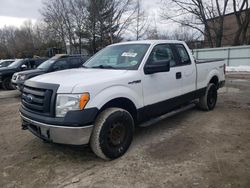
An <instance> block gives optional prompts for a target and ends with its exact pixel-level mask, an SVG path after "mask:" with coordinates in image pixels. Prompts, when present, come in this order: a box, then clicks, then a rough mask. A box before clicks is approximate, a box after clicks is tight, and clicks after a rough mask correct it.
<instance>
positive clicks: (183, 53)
mask: <svg viewBox="0 0 250 188" xmlns="http://www.w3.org/2000/svg"><path fill="white" fill-rule="evenodd" d="M175 47H176V51H177V53H178V56H179V59H180V65H187V64H190V63H191V60H190V58H189V55H188V53H187V50H186V48H185V47H184V46H183V45H182V44H176V45H175Z"/></svg>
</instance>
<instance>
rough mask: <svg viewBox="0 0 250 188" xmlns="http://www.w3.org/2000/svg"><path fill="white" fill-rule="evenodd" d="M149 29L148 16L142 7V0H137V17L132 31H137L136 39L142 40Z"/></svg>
mask: <svg viewBox="0 0 250 188" xmlns="http://www.w3.org/2000/svg"><path fill="white" fill-rule="evenodd" d="M148 29H149V24H148V16H147V15H146V13H145V11H144V9H143V7H142V3H141V0H136V6H135V19H134V24H132V27H131V31H132V33H135V38H136V40H140V39H141V38H142V37H143V36H145V35H146V33H147V30H148Z"/></svg>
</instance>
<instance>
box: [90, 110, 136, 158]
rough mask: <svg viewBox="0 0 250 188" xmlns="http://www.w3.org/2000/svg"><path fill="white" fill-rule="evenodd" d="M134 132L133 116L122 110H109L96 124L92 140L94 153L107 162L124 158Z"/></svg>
mask: <svg viewBox="0 0 250 188" xmlns="http://www.w3.org/2000/svg"><path fill="white" fill-rule="evenodd" d="M133 132H134V121H133V118H132V116H131V114H130V113H129V112H128V111H126V110H124V109H121V108H108V109H106V110H104V111H103V112H101V113H100V114H99V115H98V117H97V119H96V122H95V127H94V130H93V132H92V135H91V138H90V146H91V148H92V150H93V152H94V153H95V154H96V155H97V156H98V157H100V158H102V159H105V160H111V159H116V158H118V157H120V156H122V155H123V154H124V153H125V152H126V151H127V150H128V148H129V146H130V144H131V142H132V139H133Z"/></svg>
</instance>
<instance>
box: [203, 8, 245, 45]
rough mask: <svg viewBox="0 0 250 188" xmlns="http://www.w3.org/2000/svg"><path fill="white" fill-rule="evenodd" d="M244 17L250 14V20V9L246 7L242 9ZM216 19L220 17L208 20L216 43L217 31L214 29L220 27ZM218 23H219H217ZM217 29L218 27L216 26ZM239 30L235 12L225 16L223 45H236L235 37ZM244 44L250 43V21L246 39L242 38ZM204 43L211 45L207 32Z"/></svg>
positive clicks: (213, 40) (241, 43)
mask: <svg viewBox="0 0 250 188" xmlns="http://www.w3.org/2000/svg"><path fill="white" fill-rule="evenodd" d="M240 14H241V16H242V17H245V16H248V18H247V19H248V20H250V9H246V10H244V11H242V12H241V13H240ZM216 19H219V17H215V18H212V19H209V20H207V21H208V25H209V26H210V31H211V35H212V42H213V44H214V46H216V45H215V33H214V31H213V27H218V26H219V25H218V22H217V20H216ZM249 22H250V21H249ZM216 23H217V24H216ZM215 29H217V28H215ZM237 30H238V24H237V19H236V16H235V13H230V14H227V15H225V16H224V24H223V37H222V43H221V46H232V45H234V38H235V35H236V33H237ZM244 44H250V23H249V24H248V28H247V32H246V39H245V40H244V41H242V40H241V42H240V45H244ZM204 45H205V47H210V45H209V42H208V39H207V34H205V38H204Z"/></svg>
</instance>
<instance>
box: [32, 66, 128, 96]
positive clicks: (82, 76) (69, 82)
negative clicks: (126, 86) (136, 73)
mask: <svg viewBox="0 0 250 188" xmlns="http://www.w3.org/2000/svg"><path fill="white" fill-rule="evenodd" d="M126 72H127V71H126V70H110V69H86V68H78V69H70V70H64V71H57V72H53V73H48V74H44V75H40V76H37V77H34V78H31V79H30V81H35V82H42V83H48V84H58V85H60V86H59V88H58V91H57V92H58V93H72V92H73V91H74V88H75V87H76V86H77V87H78V88H79V87H81V88H85V87H87V86H91V85H95V84H102V83H106V82H109V81H112V80H117V79H118V78H121V77H122V76H123V75H124V74H125V73H126Z"/></svg>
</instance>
